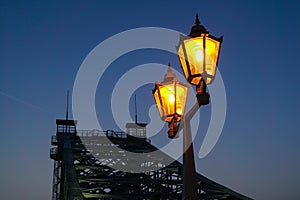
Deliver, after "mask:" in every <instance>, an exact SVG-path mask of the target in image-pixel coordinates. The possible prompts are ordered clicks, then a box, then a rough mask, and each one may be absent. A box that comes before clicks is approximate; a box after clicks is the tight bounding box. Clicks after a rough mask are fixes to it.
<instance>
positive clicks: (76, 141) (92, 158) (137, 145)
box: [50, 120, 250, 200]
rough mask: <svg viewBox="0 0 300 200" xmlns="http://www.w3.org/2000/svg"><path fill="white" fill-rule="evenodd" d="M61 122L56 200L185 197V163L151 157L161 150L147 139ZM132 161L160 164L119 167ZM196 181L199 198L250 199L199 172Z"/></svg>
mask: <svg viewBox="0 0 300 200" xmlns="http://www.w3.org/2000/svg"><path fill="white" fill-rule="evenodd" d="M56 124H57V133H56V136H53V137H52V140H51V141H52V142H51V143H52V145H55V146H57V147H54V148H51V150H50V158H51V159H54V173H53V195H52V199H53V200H58V199H60V200H62V199H68V200H69V199H72V200H73V199H80V200H83V199H89V200H96V199H97V200H100V199H101V200H108V199H131V200H138V199H139V200H152V199H153V200H160V199H161V200H167V199H168V200H179V199H182V190H183V188H182V173H183V169H182V164H181V163H180V162H178V161H175V162H172V163H171V164H170V165H168V166H163V164H162V163H163V162H162V159H164V160H166V159H167V160H168V159H171V158H170V157H168V156H167V155H165V154H164V156H162V157H155V156H152V157H151V156H147V153H149V152H152V151H159V150H158V149H157V148H156V147H154V146H153V145H151V143H150V141H149V140H147V139H146V138H138V137H133V136H131V135H129V134H126V133H124V132H115V131H112V130H108V131H97V130H92V131H77V130H76V121H73V120H57V121H56ZM130 128H132V127H130ZM113 146H117V147H119V148H112V147H113ZM120 148H121V150H120ZM122 149H124V150H122ZM128 151H129V152H136V153H143V154H145V159H144V160H140V159H139V160H136V159H135V158H132V157H130V156H128V155H127V154H128V153H127V152H128ZM130 165H132V166H134V165H138V166H142V167H144V168H145V169H147V167H151V168H153V167H154V168H155V167H157V170H155V171H149V172H146V173H130V172H124V171H122V170H117V169H119V167H120V166H130ZM145 171H148V170H145ZM196 179H197V193H198V197H199V198H198V199H201V200H202V199H203V200H204V199H209V200H217V199H230V200H239V199H242V200H246V199H250V198H248V197H246V196H244V195H241V194H239V193H236V192H234V191H232V190H231V189H229V188H226V187H224V186H222V185H220V184H218V183H216V182H214V181H211V180H209V179H208V178H206V177H204V176H202V175H200V174H196Z"/></svg>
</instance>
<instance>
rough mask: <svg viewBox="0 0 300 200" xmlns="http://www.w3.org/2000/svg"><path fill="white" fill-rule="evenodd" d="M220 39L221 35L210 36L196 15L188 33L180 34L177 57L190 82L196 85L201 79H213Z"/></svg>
mask: <svg viewBox="0 0 300 200" xmlns="http://www.w3.org/2000/svg"><path fill="white" fill-rule="evenodd" d="M222 41H223V36H221V37H220V38H217V37H215V36H212V35H210V34H209V32H208V31H207V30H206V28H205V27H204V26H202V25H200V20H199V17H198V15H196V20H195V25H194V26H193V27H192V29H191V32H190V35H189V36H184V35H180V41H179V45H178V47H177V52H178V57H179V60H180V62H181V67H182V69H183V72H184V75H185V77H186V80H187V81H188V82H189V83H190V84H192V85H196V86H197V85H199V84H200V83H201V81H202V80H204V82H205V83H206V84H210V83H211V82H212V81H213V79H214V77H215V74H216V68H217V64H218V59H219V52H220V47H221V43H222Z"/></svg>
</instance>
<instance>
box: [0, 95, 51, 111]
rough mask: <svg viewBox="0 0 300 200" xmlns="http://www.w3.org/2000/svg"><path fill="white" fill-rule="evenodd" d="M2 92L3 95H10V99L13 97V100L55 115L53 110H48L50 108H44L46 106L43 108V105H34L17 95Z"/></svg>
mask: <svg viewBox="0 0 300 200" xmlns="http://www.w3.org/2000/svg"><path fill="white" fill-rule="evenodd" d="M0 94H2V95H3V96H6V97H8V98H9V99H12V100H14V101H17V102H19V103H21V104H24V105H26V106H29V107H32V108H35V109H37V110H39V111H42V112H45V113H48V114H51V115H54V113H53V112H50V111H48V110H46V109H44V108H41V107H39V106H36V105H33V104H31V103H28V102H26V101H23V100H22V99H19V98H17V97H14V96H12V95H10V94H7V93H5V92H2V91H0Z"/></svg>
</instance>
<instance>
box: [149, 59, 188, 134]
mask: <svg viewBox="0 0 300 200" xmlns="http://www.w3.org/2000/svg"><path fill="white" fill-rule="evenodd" d="M189 87H190V86H189V85H188V84H183V83H181V82H180V81H179V80H178V79H177V78H176V75H175V74H174V73H173V72H172V70H171V65H170V64H169V67H168V73H167V74H166V75H165V77H164V80H163V82H161V83H159V82H158V81H156V83H155V88H154V90H153V96H154V98H155V101H156V104H157V107H158V111H159V114H160V117H161V119H162V120H163V121H166V122H168V123H169V131H168V136H169V138H174V137H175V136H176V133H177V131H176V129H177V128H178V127H177V123H178V122H179V121H180V120H181V118H182V116H183V113H184V111H185V105H186V99H187V94H188V89H189Z"/></svg>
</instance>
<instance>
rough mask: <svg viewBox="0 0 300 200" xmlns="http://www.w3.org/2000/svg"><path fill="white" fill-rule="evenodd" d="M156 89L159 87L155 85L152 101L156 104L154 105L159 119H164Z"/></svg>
mask: <svg viewBox="0 0 300 200" xmlns="http://www.w3.org/2000/svg"><path fill="white" fill-rule="evenodd" d="M158 87H159V86H158V85H156V89H155V92H154V94H153V96H154V99H155V102H156V105H157V108H158V111H159V114H160V117H161V118H164V117H165V115H164V112H163V109H162V105H161V101H160V98H159V94H158V89H157V88H158Z"/></svg>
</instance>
